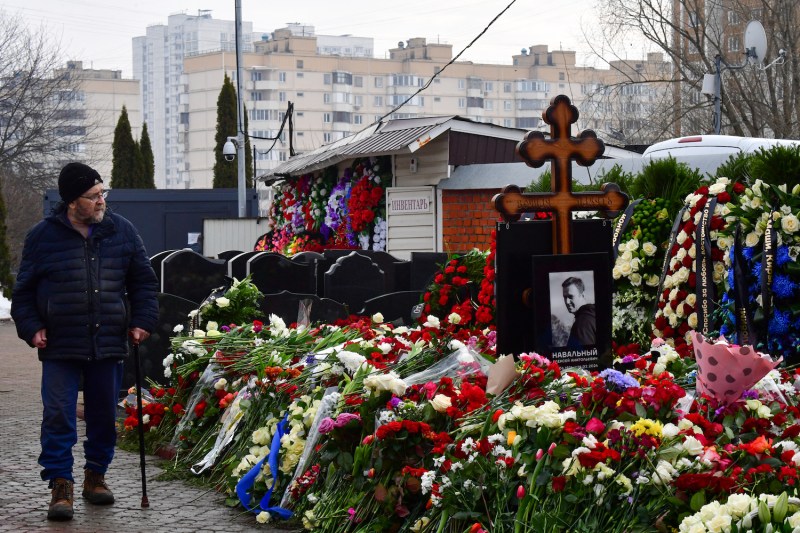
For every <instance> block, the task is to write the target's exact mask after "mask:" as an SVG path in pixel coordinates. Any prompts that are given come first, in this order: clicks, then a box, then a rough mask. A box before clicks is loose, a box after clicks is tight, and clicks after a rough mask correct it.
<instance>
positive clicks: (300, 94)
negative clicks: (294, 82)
mask: <svg viewBox="0 0 800 533" xmlns="http://www.w3.org/2000/svg"><path fill="white" fill-rule="evenodd" d="M305 95H306V93H297V97H298V98H302V97H304V96H305Z"/></svg>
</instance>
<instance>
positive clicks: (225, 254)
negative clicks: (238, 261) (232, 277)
mask: <svg viewBox="0 0 800 533" xmlns="http://www.w3.org/2000/svg"><path fill="white" fill-rule="evenodd" d="M240 253H242V251H241V250H225V251H224V252H220V253H218V254H217V259H222V260H223V261H229V260H230V259H231V258H233V257H236V256H237V255H239V254H240Z"/></svg>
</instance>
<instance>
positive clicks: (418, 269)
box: [409, 252, 447, 291]
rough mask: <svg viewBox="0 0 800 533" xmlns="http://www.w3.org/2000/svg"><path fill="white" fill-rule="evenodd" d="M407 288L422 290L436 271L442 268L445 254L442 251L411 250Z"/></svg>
mask: <svg viewBox="0 0 800 533" xmlns="http://www.w3.org/2000/svg"><path fill="white" fill-rule="evenodd" d="M410 262H411V276H410V281H409V289H410V290H415V291H424V290H427V289H428V285H430V284H431V282H433V277H434V276H435V275H436V273H437V272H440V271H441V270H443V269H444V265H445V264H446V263H447V254H446V253H444V252H411V261H410Z"/></svg>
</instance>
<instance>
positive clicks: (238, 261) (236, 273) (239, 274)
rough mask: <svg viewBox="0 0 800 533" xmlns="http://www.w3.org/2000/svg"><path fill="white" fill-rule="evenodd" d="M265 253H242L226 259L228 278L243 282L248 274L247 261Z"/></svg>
mask: <svg viewBox="0 0 800 533" xmlns="http://www.w3.org/2000/svg"><path fill="white" fill-rule="evenodd" d="M263 253H267V252H242V253H240V254H239V255H237V256H234V257H231V258H230V259H228V276H230V277H232V278H236V279H238V280H243V279H244V278H246V277H247V275H248V274H249V273H250V271H249V270H248V268H249V264H248V263H249V261H250V260H251V259H252V258H254V257H255V256H257V255H258V254H263Z"/></svg>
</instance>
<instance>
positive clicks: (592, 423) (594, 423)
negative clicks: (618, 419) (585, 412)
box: [586, 418, 606, 435]
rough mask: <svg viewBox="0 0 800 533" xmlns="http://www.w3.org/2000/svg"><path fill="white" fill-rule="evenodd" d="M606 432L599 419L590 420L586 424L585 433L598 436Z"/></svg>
mask: <svg viewBox="0 0 800 533" xmlns="http://www.w3.org/2000/svg"><path fill="white" fill-rule="evenodd" d="M605 430H606V425H605V424H604V423H603V421H602V420H600V419H599V418H592V419H591V420H589V421H588V422H587V423H586V431H588V432H589V433H593V434H595V435H599V434H600V433H602V432H603V431H605Z"/></svg>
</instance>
